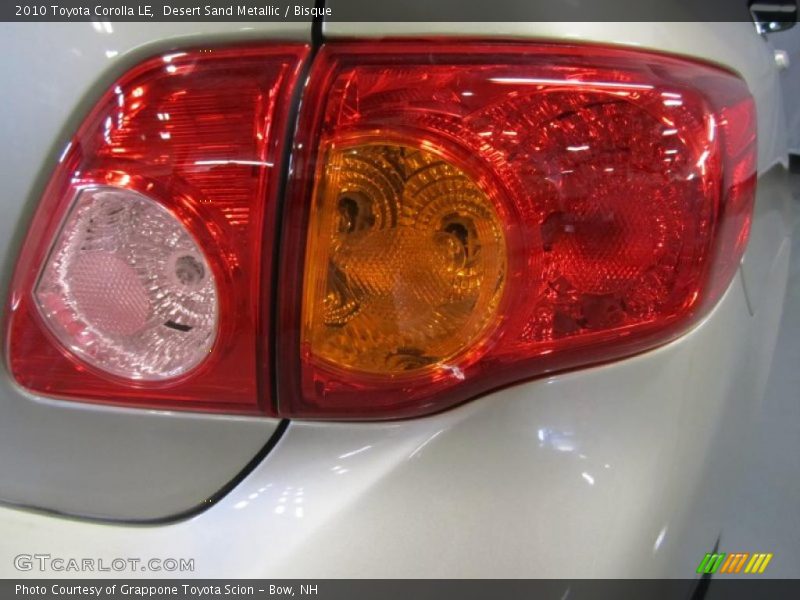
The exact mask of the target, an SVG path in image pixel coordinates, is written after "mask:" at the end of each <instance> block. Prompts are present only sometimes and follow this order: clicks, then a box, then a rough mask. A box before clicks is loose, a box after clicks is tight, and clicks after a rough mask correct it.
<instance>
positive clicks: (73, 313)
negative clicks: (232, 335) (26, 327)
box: [34, 186, 218, 380]
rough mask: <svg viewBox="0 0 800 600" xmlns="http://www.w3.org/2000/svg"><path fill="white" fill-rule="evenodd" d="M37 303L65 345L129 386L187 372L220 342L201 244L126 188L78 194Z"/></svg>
mask: <svg viewBox="0 0 800 600" xmlns="http://www.w3.org/2000/svg"><path fill="white" fill-rule="evenodd" d="M34 295H35V298H36V302H37V305H38V307H39V310H40V311H41V313H42V315H43V316H44V318H45V321H46V322H47V325H48V327H49V328H50V331H51V332H52V333H53V334H54V335H55V336H56V337H57V338H58V339H59V340H60V341H61V343H62V344H64V345H65V346H66V347H67V348H69V349H70V350H71V351H72V352H74V353H75V354H77V355H78V356H80V357H81V358H82V359H83V360H84V361H86V362H87V363H88V364H90V365H92V366H94V367H96V368H98V369H101V370H103V371H105V372H107V373H111V374H114V375H117V376H120V377H125V378H128V379H144V380H161V379H169V378H173V377H177V376H179V375H181V374H183V373H186V372H187V371H189V370H191V369H192V368H194V367H195V366H197V365H198V364H199V363H200V362H202V360H203V359H204V358H205V357H207V356H208V354H209V351H210V350H211V347H212V345H213V343H214V340H215V338H216V333H217V312H218V311H217V289H216V284H215V281H214V276H213V273H212V271H211V268H210V267H209V265H208V262H207V261H206V259H205V257H204V256H203V253H202V252H201V250H200V249H199V247H198V245H197V243H196V242H195V240H194V239H193V238H192V236H191V235H190V234H189V232H188V231H187V230H186V228H185V227H184V226H183V225H182V224H181V222H180V221H179V220H178V219H177V218H175V216H174V215H172V214H171V213H170V212H169V211H168V210H167V209H166V208H164V207H163V206H161V205H160V204H159V203H158V202H156V201H154V200H152V199H150V198H148V197H147V196H144V195H142V194H140V193H138V192H135V191H132V190H128V189H124V188H116V187H107V186H103V187H95V188H88V189H84V190H82V191H80V192H79V193H78V195H77V196H76V198H75V201H74V204H73V206H72V209H71V210H70V212H69V214H68V216H67V218H66V220H65V222H64V224H63V226H62V228H61V231H60V232H59V234H58V236H57V238H56V241H55V244H54V246H53V249H52V250H51V252H50V256H49V258H48V260H47V262H46V263H45V266H44V269H43V271H42V274H41V276H40V278H39V282H38V284H37V285H36V289H35V292H34Z"/></svg>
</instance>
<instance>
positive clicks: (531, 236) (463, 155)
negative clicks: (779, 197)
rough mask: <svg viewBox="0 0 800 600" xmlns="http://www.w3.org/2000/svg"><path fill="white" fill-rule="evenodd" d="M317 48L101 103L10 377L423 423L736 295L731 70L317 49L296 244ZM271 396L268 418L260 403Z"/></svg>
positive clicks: (126, 91)
mask: <svg viewBox="0 0 800 600" xmlns="http://www.w3.org/2000/svg"><path fill="white" fill-rule="evenodd" d="M307 54H308V48H307V47H306V46H304V45H296V44H288V45H273V46H268V47H266V46H265V47H260V48H230V49H223V50H206V51H188V52H176V53H173V54H168V55H165V56H162V57H158V58H156V59H153V60H150V61H147V62H145V63H142V64H141V65H139V66H138V67H136V68H134V69H133V70H132V71H130V72H129V73H127V74H126V75H125V76H124V77H123V78H122V79H121V80H120V81H119V82H118V83H117V84H115V85H114V86H112V88H111V89H110V90H109V91H108V92H107V93H106V94H105V95H104V96H103V97H102V99H101V100H100V102H99V103H98V105H97V106H96V108H95V109H94V110H93V111H92V112H91V113H90V115H89V116H88V117H87V119H86V120H85V122H84V123H83V125H82V126H81V128H80V129H79V131H78V133H77V134H76V135H75V137H74V138H73V140H72V142H71V144H70V146H69V147H68V148H67V149H66V150H65V152H64V155H63V156H62V157H61V161H60V164H59V166H58V168H57V169H56V172H55V174H54V175H53V177H52V179H51V181H50V183H49V185H48V186H47V188H46V191H45V193H44V197H43V199H42V201H41V203H40V206H39V208H38V210H37V212H36V215H35V216H34V219H33V222H32V225H31V228H30V231H29V233H28V237H27V239H26V241H25V243H24V246H23V249H22V254H21V256H20V259H19V263H18V266H17V271H16V273H15V276H14V280H13V284H12V295H11V300H10V311H9V314H10V320H9V322H10V328H9V337H8V344H9V348H8V357H9V363H10V368H11V371H12V372H13V374H14V376H15V378H16V379H17V381H19V382H20V383H21V384H22V385H23V386H25V387H26V388H28V389H31V390H33V391H35V392H40V393H44V394H47V395H52V396H57V397H63V398H75V399H86V400H94V401H101V402H112V403H120V404H128V405H134V406H151V407H161V408H185V409H203V410H221V411H228V412H230V411H233V412H251V413H255V412H266V413H269V414H280V415H285V416H299V417H333V418H396V417H405V416H414V415H420V414H424V413H429V412H433V411H437V410H440V409H442V408H445V407H448V406H452V405H454V404H457V403H459V402H462V401H464V400H467V399H469V398H472V397H475V396H476V395H478V394H480V393H483V392H485V391H487V390H490V389H494V388H497V387H500V386H503V385H506V384H509V383H512V382H514V381H518V380H521V379H526V378H530V377H533V376H536V375H538V374H542V373H547V372H551V371H554V370H561V369H566V368H571V367H575V366H579V365H585V364H591V363H596V362H599V361H604V360H609V359H613V358H617V357H621V356H625V355H629V354H632V353H635V352H639V351H641V350H644V349H647V348H651V347H653V346H655V345H658V344H662V343H664V342H666V341H669V340H671V339H674V338H675V337H676V336H678V335H680V334H681V333H682V332H684V331H686V330H687V329H688V328H689V327H691V326H692V325H693V324H694V323H696V322H697V320H698V319H699V318H700V317H701V316H702V315H703V314H705V313H706V312H707V311H708V310H709V308H710V307H711V306H713V304H714V303H715V302H716V301H717V300H718V299H719V297H720V296H721V294H722V293H723V292H724V290H725V289H726V287H727V285H728V284H729V282H730V280H731V278H732V275H733V273H734V271H735V269H736V267H737V265H738V264H739V260H740V258H741V255H742V252H743V251H744V246H745V243H746V239H747V232H748V225H749V217H750V213H751V209H752V202H753V194H754V183H755V156H756V147H755V114H754V108H753V103H752V99H751V97H750V94H749V93H748V91H747V88H746V86H745V84H744V82H743V81H742V80H741V79H739V78H738V77H736V76H734V75H732V74H731V73H728V72H726V71H724V70H721V69H718V68H715V67H711V66H707V65H702V64H698V63H694V62H690V61H686V60H679V59H675V58H669V57H665V56H661V55H655V54H649V53H645V52H638V51H632V50H620V49H603V48H594V47H588V46H558V45H545V44H482V43H476V42H425V43H422V42H380V43H350V44H341V45H336V46H329V47H323V48H322V50H321V52H320V53H319V55H318V56H317V59H316V61H315V64H314V66H313V69H312V72H311V77H310V80H309V83H308V85H307V87H306V89H305V92H304V97H303V109H302V114H301V118H300V127H299V129H298V132H297V134H298V138H297V140H296V144H295V151H294V157H293V170H292V173H291V174H290V178H291V180H290V183H291V185H290V190H289V192H290V193H289V197H288V198H287V202H286V211H285V215H284V220H283V222H282V223H281V224H279V223H277V211H276V208H277V207H276V205H277V198H276V195H277V187H278V180H279V176H280V174H281V173H282V172H285V171H286V167H285V165H284V164H283V162H282V156H281V149H282V147H283V143H284V141H285V140H286V139H287V136H288V135H289V131H288V123H287V120H288V113H289V110H290V109H289V107H290V104H291V102H292V91H293V89H294V88H295V87H296V85H297V78H298V73H299V72H300V68H301V66H302V65H303V63H304V61H305V59H306V56H307ZM279 225H280V226H282V227H283V236H282V241H281V246H282V255H281V273H280V277H279V279H278V291H279V305H278V321H277V331H275V332H274V335H276V336H277V347H278V350H279V352H278V356H277V357H272V356H270V353H269V350H268V348H269V344H270V340H271V338H272V336H273V331H272V330H271V327H270V315H271V306H270V304H271V297H270V293H271V289H272V288H271V286H272V283H273V280H274V279H275V278H276V277H277V276H278V274H276V273H273V269H272V264H273V261H274V259H275V257H274V256H273V252H272V248H273V241H272V235H273V233H274V232H275V230H276V227H278V226H279ZM273 360H275V361H276V364H277V366H278V370H277V372H275V373H273V372H272V361H273ZM275 378H277V380H278V391H279V398H277V399H276V398H272V397H271V396H270V393H269V386H267V385H260V384H259V382H268V381H272V380H273V379H275ZM278 400H280V402H279V403H278V404H277V405H276V403H277V401H278Z"/></svg>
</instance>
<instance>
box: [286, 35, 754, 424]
mask: <svg viewBox="0 0 800 600" xmlns="http://www.w3.org/2000/svg"><path fill="white" fill-rule="evenodd" d="M298 136H299V137H298V138H297V140H296V146H295V150H294V158H293V164H294V167H295V171H294V175H293V177H294V179H293V180H292V182H291V185H290V195H289V197H288V198H287V213H286V215H285V221H284V224H283V226H284V234H283V238H282V240H283V241H282V256H281V261H282V268H281V273H280V281H281V286H280V296H279V320H280V321H279V322H280V327H279V329H278V331H277V332H276V333H277V335H278V346H277V347H278V353H277V354H278V356H277V357H276V358H277V365H278V366H277V369H278V371H277V372H278V374H279V378H278V381H279V388H278V395H279V400H280V404H279V406H278V412H279V414H281V415H286V416H295V417H315V418H346V419H353V418H356V419H362V418H363V419H366V418H398V417H410V416H417V415H422V414H426V413H431V412H435V411H439V410H442V409H444V408H447V407H449V406H453V405H455V404H458V403H460V402H463V401H465V400H467V399H470V398H474V397H475V396H477V395H479V394H481V393H484V392H486V391H489V390H492V389H496V388H499V387H502V386H505V385H508V384H510V383H513V382H515V381H519V380H524V379H528V378H531V377H534V376H536V375H541V374H543V373H550V372H553V371H559V370H564V369H569V368H573V367H577V366H581V365H587V364H592V363H598V362H602V361H607V360H611V359H616V358H619V357H623V356H628V355H631V354H634V353H637V352H641V351H643V350H646V349H648V348H652V347H655V346H657V345H660V344H664V343H666V342H668V341H670V340H673V339H675V338H676V337H677V336H679V335H681V334H682V333H684V332H686V331H687V330H688V329H689V328H690V327H692V326H693V325H694V324H696V323H697V322H698V320H699V319H700V318H701V317H702V316H703V315H705V314H707V312H708V311H709V310H710V308H711V307H712V306H713V305H714V304H715V303H716V302H717V301H718V300H719V298H720V297H721V295H722V293H723V292H724V291H725V290H726V289H727V286H728V285H729V283H730V281H731V279H732V277H733V274H734V272H735V270H736V268H737V267H738V265H739V262H740V259H741V256H742V253H743V251H744V247H745V244H746V240H747V235H748V230H749V219H750V214H751V211H752V204H753V198H754V189H755V175H756V144H755V140H756V121H755V110H754V105H753V101H752V98H751V95H750V93H749V91H748V89H747V86H746V84H745V83H744V81H743V80H742V79H740V78H739V77H737V76H735V75H734V74H732V73H730V72H728V71H725V70H723V69H720V68H718V67H714V66H710V65H706V64H701V63H698V62H693V61H689V60H684V59H678V58H672V57H668V56H663V55H660V54H654V53H648V52H641V51H635V50H629V49H611V48H601V47H593V46H578V45H575V46H568V45H555V44H521V43H520V44H514V43H477V42H451V41H425V42H414V41H397V42H388V41H380V42H365V43H356V42H353V43H343V44H335V45H328V46H325V47H323V48H322V50H321V51H320V53H319V54H318V55H317V57H316V60H315V63H314V65H313V67H312V73H311V77H310V84H309V86H308V88H307V90H306V92H305V95H304V102H303V108H302V111H301V117H300V127H299V129H298ZM376 139H380V140H391V141H394V142H396V143H397V144H398V145H403V146H414V147H416V148H419V149H422V150H425V151H427V152H431V153H434V154H436V155H438V156H441V157H443V159H446V160H448V161H450V162H451V163H452V164H453V165H455V167H457V168H458V169H460V170H461V171H463V172H465V173H469V174H471V175H472V177H473V180H475V181H477V182H478V184H479V185H480V187H481V188H482V190H483V191H484V192H485V193H486V194H487V195H488V196H489V197H490V198H491V199H492V201H493V203H494V207H495V210H496V212H497V214H499V215H501V217H502V219H503V224H504V227H505V239H506V240H507V248H506V252H507V260H508V276H507V279H506V281H505V287H504V296H503V299H502V302H501V304H500V307H499V309H498V313H497V318H496V326H495V327H494V328H493V329H491V331H489V332H487V334H486V335H485V336H484V337H483V339H481V340H479V341H478V342H477V343H475V344H474V345H472V346H471V347H470V348H465V349H464V352H463V353H462V354H461V355H460V357H459V359H458V360H457V362H456V363H455V364H452V363H449V364H439V365H435V366H434V367H433V368H431V369H427V370H425V371H423V372H419V373H409V374H408V375H399V376H398V375H396V374H387V375H385V376H380V375H375V374H374V373H359V372H357V371H353V370H348V369H342V368H340V367H337V366H336V365H334V364H331V363H329V362H327V361H326V360H324V359H323V358H321V357H319V356H316V355H315V354H314V352H313V350H312V348H311V347H310V345H309V344H307V343H305V342H304V341H303V339H304V338H303V336H302V328H303V325H302V323H301V312H302V306H303V301H304V300H303V299H304V289H303V288H304V278H303V270H304V260H305V256H304V252H305V248H306V244H307V239H306V238H307V232H308V231H309V211H310V206H311V204H312V198H315V197H316V193H317V192H316V190H317V187H318V186H319V185H320V179H321V173H322V172H323V169H324V163H325V160H326V156H327V155H326V152H327V150H328V149H329V148H333V147H336V146H337V145H345V144H354V143H358V142H359V141H360V142H362V143H365V144H366V143H369V141H370V140H376ZM314 201H316V200H314Z"/></svg>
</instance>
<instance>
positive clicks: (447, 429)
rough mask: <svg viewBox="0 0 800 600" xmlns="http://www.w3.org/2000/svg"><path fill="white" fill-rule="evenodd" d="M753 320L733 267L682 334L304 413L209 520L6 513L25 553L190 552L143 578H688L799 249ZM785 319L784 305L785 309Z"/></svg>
mask: <svg viewBox="0 0 800 600" xmlns="http://www.w3.org/2000/svg"><path fill="white" fill-rule="evenodd" d="M786 242H787V243H784V245H783V246H782V248H781V251H780V252H779V254H778V257H777V259H776V260H775V261H774V263H773V265H772V267H771V269H770V274H769V277H768V285H769V290H770V293H769V294H768V295H766V297H768V298H769V299H768V300H765V303H766V304H768V305H764V306H763V310H761V308H760V309H759V310H758V311H757V313H756V314H755V315H751V312H750V310H749V308H748V304H747V298H746V295H745V293H744V288H743V285H742V280H741V277H740V276H737V277H736V279H734V281H733V283H732V284H731V287H730V288H729V289H728V291H727V293H726V295H725V297H724V299H723V300H722V302H721V303H720V304H719V305H718V306H717V307H716V309H715V310H714V311H713V312H712V313H711V315H710V316H709V317H708V318H707V319H706V320H705V321H704V322H702V323H701V324H700V325H699V326H698V327H697V328H696V329H694V330H693V331H692V332H690V333H689V334H688V335H686V336H684V337H682V338H681V339H679V340H677V341H675V342H673V343H671V344H669V345H666V346H663V347H661V348H659V349H656V350H654V351H651V352H647V353H645V354H641V355H639V356H636V357H633V358H630V359H628V360H624V361H620V362H615V363H612V364H608V365H603V366H599V367H595V368H591V369H586V370H581V371H575V372H571V373H565V374H561V375H557V376H553V377H550V378H546V379H539V380H536V381H532V382H529V383H525V384H522V385H518V386H514V387H510V388H507V389H505V390H501V391H498V392H496V393H494V394H491V395H489V396H486V397H484V398H482V399H479V400H476V401H473V402H471V403H468V404H466V405H463V406H461V407H459V408H457V409H455V410H451V411H448V412H445V413H442V414H439V415H435V416H433V417H429V418H424V419H416V420H411V421H405V422H395V423H378V424H375V423H364V424H348V423H314V422H292V423H291V425H290V426H289V428H288V430H287V432H286V433H285V434H284V436H283V437H282V439H281V440H280V442H279V443H278V445H277V446H276V447H275V448H274V450H273V451H272V452H271V453H270V454H269V456H268V457H267V459H266V460H264V461H263V462H262V464H260V465H259V466H258V467H256V469H255V470H254V471H253V472H252V473H250V475H249V476H248V477H247V478H246V479H244V480H243V481H242V482H241V483H240V484H239V485H238V486H237V487H236V488H235V489H234V490H233V491H232V492H231V493H230V494H228V495H227V496H226V497H225V498H223V499H222V500H221V501H220V502H219V503H217V504H215V505H214V506H212V507H210V508H209V509H208V510H206V511H205V512H203V513H201V514H199V515H197V516H195V517H193V518H191V519H188V520H184V521H181V522H176V523H171V524H165V525H159V526H125V525H114V524H103V523H92V522H85V521H80V520H72V519H62V518H58V517H54V516H49V515H43V514H38V513H34V512H29V511H24V510H17V509H11V508H2V509H0V531H3V533H4V535H3V536H2V541H0V576H4V577H12V576H14V577H20V576H23V577H24V576H33V577H42V576H54V577H61V576H65V575H66V576H84V577H85V576H96V575H99V576H103V575H112V576H120V575H124V576H135V575H136V573H135V572H133V573H131V572H125V571H123V572H121V573H120V572H114V571H111V572H105V573H103V572H99V573H92V574H89V575H87V573H85V572H78V573H72V572H63V571H61V572H59V571H54V570H48V571H45V572H42V571H39V570H38V569H37V568H34V569H32V570H31V571H23V572H20V571H18V570H17V569H15V567H14V558H15V556H17V555H19V554H23V553H27V554H34V553H48V554H50V555H52V556H53V557H63V558H71V557H74V558H78V559H80V558H85V557H89V558H97V559H103V560H104V562H105V563H106V564H110V563H111V561H112V560H113V559H114V558H131V557H134V558H139V559H142V560H145V561H146V560H147V559H149V558H151V557H157V558H162V559H163V558H166V557H172V558H191V559H194V571H192V572H189V573H159V572H148V573H146V574H145V575H146V576H148V577H158V576H162V575H163V576H174V575H178V574H179V575H181V576H187V575H191V576H198V577H481V576H490V577H576V576H578V577H691V576H693V574H694V569H695V568H696V565H697V563H698V562H699V560H700V558H702V555H703V553H704V552H706V551H708V550H709V549H710V548H711V547H712V546H713V545H714V543H715V541H716V540H717V538H718V536H719V535H720V532H721V531H723V530H724V527H725V523H724V517H723V515H722V514H721V512H720V511H719V510H718V508H719V506H720V504H721V502H723V500H724V501H726V502H727V503H728V504H729V503H730V502H731V499H730V498H728V497H727V491H728V489H729V486H730V484H731V481H732V480H733V479H735V477H736V475H737V469H736V467H737V465H738V463H739V462H740V458H741V456H742V455H743V453H744V452H746V450H747V448H746V445H745V444H743V443H742V440H743V439H744V438H743V437H742V436H741V432H742V431H745V430H746V426H747V422H748V418H749V417H750V416H751V415H752V414H753V412H754V411H756V410H757V409H758V404H759V402H760V398H761V394H762V391H763V385H764V381H765V378H766V373H767V372H768V370H769V364H770V361H771V352H772V348H773V347H774V342H775V338H776V335H777V328H778V320H779V316H780V307H781V303H782V299H783V292H784V287H785V284H786V277H787V272H788V258H789V244H788V239H787V240H786ZM776 315H777V316H776Z"/></svg>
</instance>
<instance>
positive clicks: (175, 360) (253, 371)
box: [8, 44, 308, 412]
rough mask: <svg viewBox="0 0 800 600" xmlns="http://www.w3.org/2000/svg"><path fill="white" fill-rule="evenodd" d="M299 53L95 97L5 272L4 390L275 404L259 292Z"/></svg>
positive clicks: (213, 67) (241, 60)
mask: <svg viewBox="0 0 800 600" xmlns="http://www.w3.org/2000/svg"><path fill="white" fill-rule="evenodd" d="M307 54H308V48H307V47H306V46H304V45H301V44H286V45H271V46H266V47H261V48H230V49H222V50H220V49H215V50H195V51H187V52H175V53H172V54H166V55H164V56H160V57H157V58H154V59H152V60H149V61H147V62H144V63H142V64H140V65H139V66H137V67H136V68H134V69H133V70H131V71H130V72H128V73H127V74H126V75H125V76H124V77H123V78H122V79H121V80H120V81H118V82H117V83H116V84H115V85H114V86H112V88H111V89H110V90H109V91H108V92H107V93H106V94H105V95H104V96H103V97H102V99H101V100H100V101H99V103H98V104H97V106H96V107H95V109H94V110H93V111H92V112H91V114H90V115H89V116H88V117H87V118H86V120H85V121H84V123H83V125H82V126H81V127H80V129H79V131H78V132H77V134H76V135H75V137H74V138H73V140H72V142H71V144H70V146H69V147H68V148H67V150H66V151H65V152H64V155H63V156H62V157H61V161H60V164H59V165H58V168H57V169H56V172H55V174H54V175H53V177H52V179H51V181H50V183H49V185H48V187H47V189H46V191H45V193H44V197H43V199H42V201H41V203H40V206H39V208H38V210H37V212H36V215H35V217H34V219H33V222H32V225H31V228H30V231H29V234H28V237H27V239H26V241H25V243H24V247H23V250H22V254H21V257H20V260H19V263H18V267H17V271H16V273H15V277H14V281H13V288H12V296H11V310H10V335H9V352H8V355H9V361H10V367H11V371H12V372H13V374H14V376H15V377H16V379H17V381H19V382H20V383H21V384H22V385H23V386H25V387H26V388H29V389H31V390H33V391H36V392H41V393H44V394H48V395H55V396H60V397H66V398H80V399H89V400H96V401H103V402H113V403H124V404H129V405H135V406H154V407H160V408H164V407H174V408H195V409H196V408H202V409H208V410H224V411H243V412H257V411H258V410H259V402H260V401H262V400H263V401H264V403H265V404H264V405H265V406H269V405H270V399H269V391H268V389H263V390H261V393H260V394H259V393H258V386H257V381H258V379H259V378H260V377H261V376H262V374H264V375H265V376H266V377H269V376H270V372H269V366H268V365H269V364H271V359H270V357H269V356H260V352H261V350H260V348H262V347H263V348H266V347H267V344H261V343H260V341H261V340H264V339H269V336H270V335H271V332H270V330H269V327H268V321H267V320H261V318H260V315H261V314H262V312H261V282H262V281H269V280H270V279H271V278H272V275H273V273H272V268H271V266H272V252H271V242H270V241H269V240H270V239H271V232H272V231H273V230H274V219H275V208H276V207H275V205H276V197H275V196H276V191H277V190H276V185H277V183H278V181H279V178H280V173H281V172H282V171H283V170H284V165H283V163H282V157H281V154H282V149H283V145H284V142H285V139H286V135H287V112H288V111H289V107H290V105H291V102H292V97H291V96H292V92H293V89H294V87H295V83H296V80H297V76H298V73H299V70H300V67H301V65H302V63H303V61H304V60H305V57H306V56H307ZM265 232H267V235H266V237H265V235H264V234H265ZM262 278H263V279H262ZM264 352H266V350H265V351H264ZM262 369H266V370H267V372H266V373H264V372H263V370H262ZM265 387H266V386H265Z"/></svg>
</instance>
